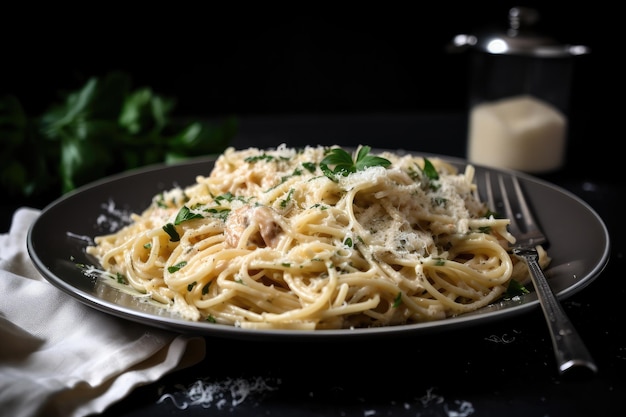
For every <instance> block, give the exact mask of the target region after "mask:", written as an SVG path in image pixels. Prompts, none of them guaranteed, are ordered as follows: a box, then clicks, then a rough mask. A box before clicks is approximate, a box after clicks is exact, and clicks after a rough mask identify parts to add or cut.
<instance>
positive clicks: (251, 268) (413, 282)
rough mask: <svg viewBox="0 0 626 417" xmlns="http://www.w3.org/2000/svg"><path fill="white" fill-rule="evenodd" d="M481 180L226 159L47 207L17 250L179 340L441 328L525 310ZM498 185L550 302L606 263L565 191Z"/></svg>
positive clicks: (532, 184)
mask: <svg viewBox="0 0 626 417" xmlns="http://www.w3.org/2000/svg"><path fill="white" fill-rule="evenodd" d="M487 170H492V169H489V168H486V167H481V166H473V165H471V164H469V163H467V162H466V161H464V160H461V159H457V158H451V157H446V156H442V155H434V154H422V153H417V152H406V151H391V150H385V149H372V148H370V147H369V146H359V147H357V148H342V147H341V146H307V147H304V148H290V147H288V146H286V145H284V144H283V145H280V146H277V147H276V148H268V149H258V148H247V149H235V148H228V149H226V150H225V151H224V153H222V154H220V155H216V156H207V157H202V158H196V159H191V160H187V161H185V162H182V163H177V164H173V165H165V164H163V165H155V166H149V167H145V168H142V169H138V170H134V171H129V172H125V173H123V174H118V175H115V176H112V177H108V178H104V179H102V180H100V181H97V182H95V183H92V184H89V185H87V186H84V187H81V188H79V189H77V190H75V191H73V192H70V193H68V194H66V195H64V196H63V197H61V198H59V199H58V200H56V201H54V202H53V203H51V204H50V205H48V206H47V207H46V208H44V210H43V211H42V213H41V215H40V217H39V218H38V219H37V220H36V221H35V223H34V224H33V225H32V227H31V229H30V230H29V234H28V240H27V247H28V251H29V254H30V256H31V258H32V260H33V262H34V264H35V266H36V267H37V268H38V270H39V271H40V272H41V273H42V274H43V275H44V277H45V278H46V279H47V280H48V281H49V282H51V283H52V284H53V285H55V286H56V287H58V288H59V289H61V290H63V291H65V292H66V293H68V294H70V295H71V296H72V297H74V298H76V299H78V300H79V301H81V302H83V303H85V304H87V305H89V306H91V307H93V308H95V309H98V310H101V311H103V312H105V313H108V314H112V315H115V316H118V317H122V318H125V319H128V320H132V321H136V322H140V323H144V324H146V325H151V326H156V327H160V328H165V329H169V330H174V331H178V332H185V333H196V334H203V335H215V336H223V337H231V338H233V337H234V338H264V339H267V338H268V337H274V338H280V337H293V336H298V337H314V338H333V337H343V338H345V337H358V336H371V335H378V334H395V333H403V334H406V333H407V332H425V331H429V330H443V329H452V328H457V327H459V326H468V325H471V324H475V323H484V322H488V321H491V320H496V319H502V318H504V317H509V316H511V315H514V314H520V313H522V312H525V311H528V310H530V309H532V308H537V307H538V300H537V297H536V295H535V293H534V291H533V290H532V285H531V284H530V280H529V276H528V271H527V270H526V267H525V265H524V264H523V263H521V262H519V261H518V260H517V259H516V258H514V257H513V256H512V255H510V254H509V252H508V251H507V249H506V248H507V247H508V245H509V244H510V243H512V242H513V241H514V238H513V236H511V235H510V234H509V232H508V229H507V225H508V223H509V219H506V218H502V217H501V216H498V215H497V213H494V212H493V211H492V208H490V207H487V206H486V204H485V203H484V202H483V199H482V198H481V195H480V192H479V190H478V187H477V185H476V178H477V177H478V176H479V175H482V174H484V172H485V171H487ZM499 172H501V173H503V174H504V175H515V176H517V177H518V178H519V179H520V181H521V183H522V185H523V187H524V188H525V190H526V193H527V195H528V197H529V198H530V200H531V202H532V203H533V205H534V207H535V210H536V211H537V213H536V214H537V217H538V218H539V221H540V223H541V225H542V227H543V229H544V231H545V233H546V234H547V235H548V238H549V241H550V246H549V247H547V248H540V254H541V256H540V262H541V264H542V266H543V267H544V269H545V271H546V275H547V277H548V279H549V280H550V283H551V285H552V288H553V290H554V291H555V292H556V293H557V295H558V296H559V297H561V298H564V297H568V296H570V295H572V294H574V293H576V292H578V291H580V290H581V289H583V288H585V287H586V286H587V285H588V284H589V283H591V282H592V281H593V280H594V279H595V278H596V277H597V276H598V275H599V274H600V272H601V271H602V270H603V268H604V267H605V265H606V263H607V262H608V257H609V238H608V232H607V229H606V227H605V225H604V223H603V221H602V219H601V218H600V217H599V216H598V215H597V214H596V213H595V212H594V210H593V209H592V208H591V207H589V206H588V205H587V204H586V203H585V202H584V201H582V200H581V199H579V198H578V197H576V196H575V195H573V194H571V193H569V192H568V191H566V190H564V189H561V188H559V187H557V186H555V185H553V184H550V183H548V182H545V181H543V180H540V179H538V178H535V177H532V176H529V175H526V174H522V173H519V172H514V171H499ZM572 225H576V227H572ZM583 243H584V244H583Z"/></svg>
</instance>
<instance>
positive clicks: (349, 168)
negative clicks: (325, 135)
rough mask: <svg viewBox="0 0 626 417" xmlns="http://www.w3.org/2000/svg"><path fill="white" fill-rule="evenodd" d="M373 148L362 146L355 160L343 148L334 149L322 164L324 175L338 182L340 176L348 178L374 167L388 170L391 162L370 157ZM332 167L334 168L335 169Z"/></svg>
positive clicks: (373, 156) (381, 158) (374, 156)
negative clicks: (350, 175)
mask: <svg viewBox="0 0 626 417" xmlns="http://www.w3.org/2000/svg"><path fill="white" fill-rule="evenodd" d="M370 150H371V147H369V146H362V147H360V148H359V149H358V152H357V154H356V158H355V159H354V160H353V159H352V155H350V154H349V153H348V152H347V151H345V150H344V149H342V148H332V149H330V150H329V151H328V153H327V154H326V156H325V157H324V159H322V161H321V162H320V168H321V169H322V172H323V173H324V175H326V176H327V177H328V178H329V179H331V180H333V181H336V180H337V178H338V177H339V176H344V177H346V176H348V175H349V174H352V173H355V172H357V171H363V170H365V169H366V168H370V167H374V166H382V167H384V168H387V167H388V166H389V165H391V161H389V160H388V159H385V158H383V157H380V156H376V155H370ZM330 166H334V168H333V169H331V168H330Z"/></svg>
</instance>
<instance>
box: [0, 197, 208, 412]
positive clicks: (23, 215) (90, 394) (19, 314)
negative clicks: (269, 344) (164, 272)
mask: <svg viewBox="0 0 626 417" xmlns="http://www.w3.org/2000/svg"><path fill="white" fill-rule="evenodd" d="M38 215H39V211H38V210H35V209H31V208H26V207H25V208H20V209H18V210H17V211H16V212H15V214H14V216H13V221H12V224H11V229H10V231H9V233H8V234H1V235H0V410H1V414H2V415H6V416H11V417H22V416H24V417H26V416H28V417H32V416H44V415H45V416H71V417H78V416H87V415H92V414H97V413H101V412H103V411H104V410H105V409H106V408H107V407H108V406H110V405H111V404H113V403H115V402H117V401H119V400H120V399H122V398H124V397H125V396H126V395H128V394H129V393H131V391H132V390H133V389H134V388H136V387H138V386H140V385H145V384H148V383H151V382H154V381H157V380H158V379H159V378H160V377H162V376H163V375H164V374H166V373H168V372H172V371H174V370H177V369H182V368H185V367H188V366H191V365H194V364H196V363H198V362H200V361H201V360H202V359H203V358H204V355H205V342H204V339H203V338H201V337H192V336H186V335H180V334H177V333H174V332H168V331H165V330H161V329H156V328H151V327H147V326H143V325H140V324H137V323H133V322H129V321H126V320H122V319H119V318H116V317H113V316H110V315H108V314H105V313H103V312H100V311H96V310H94V309H92V308H90V307H88V306H86V305H84V304H82V303H80V302H79V301H77V300H75V299H74V298H72V297H70V296H68V295H67V294H65V293H63V292H62V291H60V290H58V289H57V288H55V287H54V286H53V285H52V284H50V283H48V282H47V281H46V280H45V279H44V278H43V277H42V276H41V274H39V272H38V271H37V270H36V269H35V267H34V266H33V264H32V262H31V260H30V258H29V256H28V252H27V249H26V236H27V233H28V228H29V227H30V225H31V224H32V222H33V221H34V220H35V219H36V218H37V216H38Z"/></svg>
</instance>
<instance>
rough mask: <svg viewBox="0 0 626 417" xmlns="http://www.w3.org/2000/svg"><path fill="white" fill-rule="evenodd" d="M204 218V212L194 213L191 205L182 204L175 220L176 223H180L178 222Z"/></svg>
mask: <svg viewBox="0 0 626 417" xmlns="http://www.w3.org/2000/svg"><path fill="white" fill-rule="evenodd" d="M202 218H203V216H202V214H199V213H193V212H192V211H191V210H190V209H189V207H187V206H182V207H181V208H180V210H179V211H178V214H177V215H176V220H174V224H176V225H178V224H181V223H182V222H186V221H188V220H193V219H202Z"/></svg>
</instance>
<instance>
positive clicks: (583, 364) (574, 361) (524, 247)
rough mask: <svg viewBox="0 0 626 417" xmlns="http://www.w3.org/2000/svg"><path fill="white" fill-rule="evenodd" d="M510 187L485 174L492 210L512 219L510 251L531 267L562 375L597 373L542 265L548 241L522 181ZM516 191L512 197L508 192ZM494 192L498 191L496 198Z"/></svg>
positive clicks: (501, 179)
mask: <svg viewBox="0 0 626 417" xmlns="http://www.w3.org/2000/svg"><path fill="white" fill-rule="evenodd" d="M510 178H511V179H510V186H509V187H507V186H506V184H505V179H504V176H503V175H502V174H499V173H498V174H496V178H495V180H494V181H495V182H497V188H494V185H493V184H492V182H493V181H492V178H491V175H490V172H489V171H486V172H485V177H484V180H485V193H486V198H487V204H488V205H489V209H490V210H492V211H494V212H496V213H500V214H503V215H504V216H506V217H507V218H509V219H510V220H511V223H510V224H509V231H510V232H511V234H512V235H513V236H515V239H516V242H515V245H513V246H512V247H511V248H510V250H511V252H512V253H513V254H514V255H516V256H517V257H519V258H520V259H522V260H523V261H524V262H526V264H527V265H528V269H529V270H530V276H531V279H532V283H533V285H534V287H535V291H536V292H537V298H538V299H539V304H540V305H541V309H542V310H543V313H544V317H545V318H546V322H547V324H548V330H549V331H550V337H551V339H552V346H553V348H554V354H555V356H556V363H557V365H558V369H559V373H560V374H563V373H564V372H565V371H567V370H569V369H574V368H577V369H584V368H586V369H589V370H591V371H592V372H594V373H595V372H597V371H598V368H597V366H596V364H595V362H594V360H593V358H592V357H591V354H590V353H589V351H588V350H587V347H586V346H585V343H584V342H583V340H582V339H581V337H580V335H579V334H578V332H577V331H576V329H575V328H574V326H573V324H572V323H571V321H570V320H569V318H568V317H567V315H566V314H565V311H564V310H563V307H562V306H561V304H560V303H559V301H558V299H557V297H556V296H555V295H554V292H553V291H552V289H551V288H550V284H548V281H547V280H546V277H545V275H544V273H543V271H542V269H541V266H540V265H539V255H538V253H537V250H536V246H537V245H547V244H548V239H547V238H546V236H545V235H544V234H543V232H542V231H541V229H540V228H539V225H538V223H537V221H536V220H535V218H534V216H533V214H532V212H531V210H530V207H529V205H528V203H527V202H526V197H525V195H524V192H523V190H522V187H521V185H520V183H519V179H518V178H517V177H516V176H514V175H511V176H510ZM511 188H512V189H513V195H512V197H509V192H508V191H509V190H510V189H511ZM494 190H497V191H498V194H497V195H498V196H499V198H497V196H496V194H495V193H494Z"/></svg>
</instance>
